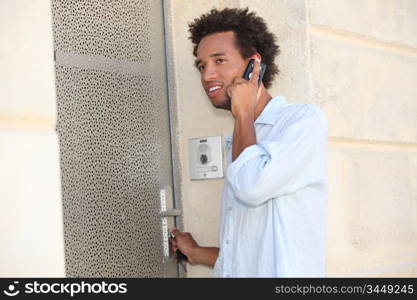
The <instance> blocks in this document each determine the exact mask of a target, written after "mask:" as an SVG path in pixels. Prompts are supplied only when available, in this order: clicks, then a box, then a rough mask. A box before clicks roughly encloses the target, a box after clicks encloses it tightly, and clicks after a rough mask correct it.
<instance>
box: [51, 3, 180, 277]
mask: <svg viewBox="0 0 417 300" xmlns="http://www.w3.org/2000/svg"><path fill="white" fill-rule="evenodd" d="M53 16H54V43H55V45H54V47H55V52H56V86H57V101H58V123H57V131H58V134H59V139H60V153H61V173H62V190H63V203H64V230H65V232H64V237H65V259H66V271H67V276H71V277H96V276H106V277H163V276H176V274H174V273H175V272H176V271H175V267H174V266H173V264H174V263H173V262H172V259H171V260H169V259H166V258H164V254H163V247H162V246H163V245H162V240H163V239H162V231H161V217H160V199H159V197H160V190H161V189H168V190H169V189H170V187H171V186H172V170H171V165H172V164H171V146H170V132H169V113H168V103H167V101H168V100H167V91H166V81H165V80H166V78H165V73H166V70H165V56H164V39H163V19H162V5H161V3H160V1H153V0H140V1H139V0H119V1H115V0H113V1H110V0H105V1H104V0H53ZM168 194H170V193H169V192H168ZM167 205H168V206H170V205H171V206H172V203H168V204H167Z"/></svg>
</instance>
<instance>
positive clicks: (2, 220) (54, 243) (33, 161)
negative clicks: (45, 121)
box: [0, 130, 65, 277]
mask: <svg viewBox="0 0 417 300" xmlns="http://www.w3.org/2000/svg"><path fill="white" fill-rule="evenodd" d="M58 155H59V151H58V138H57V135H56V133H55V132H45V131H44V132H36V131H20V130H9V131H6V130H1V131H0V166H1V168H0V182H1V184H0V199H1V201H0V276H1V277H64V276H65V270H64V262H65V257H64V232H63V220H62V201H61V181H60V179H61V175H60V168H59V157H58Z"/></svg>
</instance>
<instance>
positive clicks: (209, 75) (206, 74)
mask: <svg viewBox="0 0 417 300" xmlns="http://www.w3.org/2000/svg"><path fill="white" fill-rule="evenodd" d="M202 76H203V80H204V81H212V80H215V79H217V71H216V68H214V67H212V66H208V65H207V66H206V67H205V68H204V71H203V74H202Z"/></svg>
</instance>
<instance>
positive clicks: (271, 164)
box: [227, 106, 327, 206]
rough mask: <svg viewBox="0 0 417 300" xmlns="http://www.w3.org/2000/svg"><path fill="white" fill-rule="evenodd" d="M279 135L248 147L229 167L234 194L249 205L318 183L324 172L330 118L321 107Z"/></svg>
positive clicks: (230, 182) (228, 173)
mask: <svg viewBox="0 0 417 300" xmlns="http://www.w3.org/2000/svg"><path fill="white" fill-rule="evenodd" d="M312 107H313V112H312V113H311V114H309V116H308V117H305V118H301V119H300V120H297V121H296V122H294V123H293V124H291V125H289V126H288V127H287V128H285V129H284V130H283V131H282V132H279V133H276V138H268V139H267V140H266V141H265V142H261V143H258V144H255V145H252V146H249V147H247V148H245V149H244V150H243V151H242V153H240V155H239V156H238V158H237V159H236V160H235V161H233V163H231V164H230V165H229V166H228V168H227V181H228V183H229V184H230V186H231V188H232V191H233V193H234V195H235V197H236V198H237V199H238V200H240V201H242V202H244V203H245V204H247V205H250V206H258V205H261V204H263V203H265V202H266V201H268V200H270V199H273V198H276V197H280V196H283V195H286V194H291V193H293V192H295V191H297V190H299V189H302V188H304V187H307V186H309V185H311V184H316V183H318V182H319V181H320V180H321V178H323V177H322V174H323V172H324V171H325V170H324V169H325V163H324V160H323V159H322V158H323V157H324V155H325V151H326V143H327V121H326V117H325V115H324V113H323V112H322V111H321V110H320V108H318V107H316V106H312Z"/></svg>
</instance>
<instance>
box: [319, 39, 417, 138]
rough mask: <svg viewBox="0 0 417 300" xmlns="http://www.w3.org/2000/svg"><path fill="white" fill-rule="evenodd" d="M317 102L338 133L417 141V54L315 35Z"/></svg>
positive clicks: (330, 127) (347, 135) (330, 124)
mask: <svg viewBox="0 0 417 300" xmlns="http://www.w3.org/2000/svg"><path fill="white" fill-rule="evenodd" d="M311 52H312V82H313V102H315V103H318V104H319V105H321V106H323V107H324V108H325V112H326V114H327V117H328V120H329V134H330V136H333V137H342V138H354V139H364V140H382V141H393V142H406V143H407V142H408V143H415V142H417V102H416V99H417V89H416V88H415V87H416V86H417V58H416V57H413V56H408V55H401V54H396V53H392V52H387V51H384V50H381V49H378V48H372V47H366V46H358V45H357V44H354V43H350V42H348V41H344V40H337V39H333V38H329V37H327V36H324V35H314V34H313V35H312V37H311Z"/></svg>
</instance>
